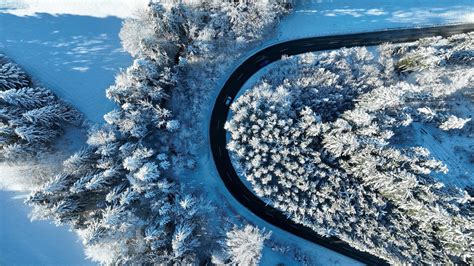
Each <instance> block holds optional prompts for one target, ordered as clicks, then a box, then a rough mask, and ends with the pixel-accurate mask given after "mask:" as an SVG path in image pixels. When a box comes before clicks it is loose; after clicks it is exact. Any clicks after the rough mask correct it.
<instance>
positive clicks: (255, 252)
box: [213, 224, 271, 265]
mask: <svg viewBox="0 0 474 266" xmlns="http://www.w3.org/2000/svg"><path fill="white" fill-rule="evenodd" d="M270 236H271V232H266V231H265V229H259V228H258V227H255V226H252V225H248V224H247V225H245V226H243V227H242V228H239V227H237V226H234V228H232V229H231V230H230V231H228V232H227V233H226V239H225V240H224V241H223V249H224V251H223V252H217V253H215V254H214V255H213V263H216V264H230V265H258V263H259V262H260V259H261V258H262V250H263V247H264V245H265V241H266V240H267V239H269V238H270Z"/></svg>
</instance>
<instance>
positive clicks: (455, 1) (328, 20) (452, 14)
mask: <svg viewBox="0 0 474 266" xmlns="http://www.w3.org/2000/svg"><path fill="white" fill-rule="evenodd" d="M460 23H474V1H472V0H436V1H433V0H384V1H378V0H357V1H354V0H297V1H296V5H295V10H294V12H293V13H292V14H290V15H289V16H288V17H287V18H285V19H284V20H283V21H282V23H281V24H280V27H279V28H278V39H280V40H290V39H297V38H302V37H313V36H322V35H335V34H344V33H352V32H362V31H364V32H365V31H375V30H384V29H389V28H410V27H423V26H433V25H446V24H460Z"/></svg>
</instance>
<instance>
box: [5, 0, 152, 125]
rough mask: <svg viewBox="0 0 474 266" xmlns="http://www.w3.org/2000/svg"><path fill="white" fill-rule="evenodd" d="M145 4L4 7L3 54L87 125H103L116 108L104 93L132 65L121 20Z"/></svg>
mask: <svg viewBox="0 0 474 266" xmlns="http://www.w3.org/2000/svg"><path fill="white" fill-rule="evenodd" d="M146 2H147V1H146V0H138V1H125V0H120V1H112V0H105V1H104V0H101V1H93V0H85V1H64V0H62V1H53V0H50V1H48V0H42V1H34V0H20V1H12V0H6V1H0V52H1V53H4V54H5V55H7V56H9V57H10V58H11V59H12V60H14V61H15V62H16V63H18V64H19V65H20V66H21V67H22V68H24V69H25V70H26V71H27V72H28V73H29V74H30V75H31V76H33V77H34V78H35V79H37V80H38V81H39V82H40V83H42V84H44V85H45V86H47V87H48V88H50V89H52V90H54V91H55V92H56V93H57V94H58V95H59V96H60V97H61V98H62V99H64V100H65V101H67V102H70V103H72V104H73V105H75V106H76V107H77V108H78V109H79V110H80V111H82V112H83V113H85V114H86V117H87V118H88V119H89V120H91V121H92V122H102V116H103V115H104V114H105V113H106V112H108V111H110V110H111V109H112V108H113V104H112V102H110V101H108V100H107V98H106V97H105V92H104V91H105V89H106V88H107V87H108V86H110V85H111V84H112V83H113V81H114V76H115V74H116V73H117V72H118V71H119V69H121V68H125V67H127V66H128V65H129V64H130V62H131V57H130V56H129V55H128V54H127V53H125V52H124V51H123V50H122V48H121V44H120V40H119V37H118V33H119V31H120V27H121V24H122V18H124V17H127V16H130V15H132V14H133V13H134V12H135V10H137V9H138V8H143V7H144V6H145V5H146Z"/></svg>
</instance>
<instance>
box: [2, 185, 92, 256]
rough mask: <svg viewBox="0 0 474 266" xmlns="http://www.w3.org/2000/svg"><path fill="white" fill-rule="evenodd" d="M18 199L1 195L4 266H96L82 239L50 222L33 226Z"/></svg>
mask: <svg viewBox="0 0 474 266" xmlns="http://www.w3.org/2000/svg"><path fill="white" fill-rule="evenodd" d="M18 196H19V194H17V193H13V192H4V191H3V192H1V193H0V216H1V218H0V265H92V264H91V263H90V261H87V260H86V259H85V258H84V252H83V250H82V245H81V244H80V242H79V238H78V237H76V236H75V235H74V234H73V233H71V232H69V231H68V230H67V228H65V227H55V226H54V225H51V224H50V223H49V222H34V223H31V222H30V220H29V218H28V212H29V208H26V207H25V206H24V204H23V200H24V199H23V198H21V197H18Z"/></svg>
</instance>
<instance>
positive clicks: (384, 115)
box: [226, 34, 474, 264]
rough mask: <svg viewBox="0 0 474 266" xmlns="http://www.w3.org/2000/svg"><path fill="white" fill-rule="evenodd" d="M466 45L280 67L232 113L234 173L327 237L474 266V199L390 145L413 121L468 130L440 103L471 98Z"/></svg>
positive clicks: (438, 166) (414, 150)
mask: <svg viewBox="0 0 474 266" xmlns="http://www.w3.org/2000/svg"><path fill="white" fill-rule="evenodd" d="M473 40H474V34H466V35H459V36H454V37H451V38H448V39H441V38H430V39H423V40H420V41H419V42H417V43H415V44H401V45H391V44H385V45H381V46H379V47H378V49H377V51H376V52H374V51H372V52H371V51H369V50H368V49H366V48H351V49H345V48H344V49H340V50H336V51H331V52H321V53H314V54H305V55H302V56H297V57H292V58H289V59H286V60H283V61H282V62H280V63H278V64H277V65H276V66H275V67H274V68H272V69H270V70H269V71H268V73H266V74H265V75H264V76H263V78H262V79H261V80H260V81H259V82H258V83H257V84H256V85H255V86H254V87H253V88H252V89H251V90H249V91H248V92H246V93H245V94H244V95H243V96H241V97H239V98H238V100H237V101H236V102H235V103H234V104H233V105H232V106H231V109H232V111H233V115H232V118H231V119H230V121H229V122H227V123H226V129H227V130H228V131H229V133H230V135H231V139H230V141H229V143H228V149H229V150H230V151H231V152H232V154H233V156H234V157H235V163H236V165H237V168H238V169H241V170H242V174H243V175H244V176H245V177H246V178H247V180H248V181H250V182H251V184H252V187H253V190H254V191H255V193H256V194H257V195H258V196H260V197H262V198H263V199H265V200H266V201H268V202H269V203H270V204H271V205H273V206H274V207H276V208H278V209H280V210H282V211H283V212H284V213H285V214H287V215H288V217H290V218H291V219H293V220H294V221H296V222H298V223H301V224H303V225H306V226H308V227H311V228H313V229H314V230H315V231H317V232H318V233H320V234H322V235H325V236H337V237H339V238H341V239H342V240H344V241H347V242H348V243H350V244H351V245H353V246H354V247H356V248H359V249H361V250H365V251H368V252H371V253H373V254H376V255H377V256H382V257H384V258H386V259H387V260H389V261H391V262H392V263H415V264H418V263H468V264H469V263H471V264H472V262H473V252H474V251H473V243H474V242H473V241H474V239H473V236H472V230H473V229H474V222H473V221H472V213H473V211H474V210H473V208H472V198H471V196H470V195H468V194H467V192H466V191H464V190H462V189H459V188H454V187H446V186H444V185H443V184H442V183H439V182H437V181H436V180H435V179H434V178H433V175H432V174H433V173H434V172H440V173H446V172H447V171H448V169H447V168H446V166H445V165H443V163H442V162H440V161H437V160H434V159H433V158H431V156H430V153H429V151H428V150H427V149H425V148H423V147H406V146H401V145H396V143H394V142H393V141H392V140H393V139H395V137H397V134H398V133H399V131H400V129H401V128H406V127H409V126H410V124H411V123H412V122H413V121H424V122H429V123H432V124H436V125H438V126H439V127H441V128H442V129H443V130H462V128H463V126H467V125H466V123H469V121H470V119H469V118H465V117H460V118H459V117H456V116H454V115H453V114H451V113H450V109H449V108H446V107H447V105H448V103H447V102H449V101H447V100H446V99H447V98H449V97H451V96H452V95H453V94H455V93H462V92H466V91H469V90H472V88H473V84H474V71H473V68H472V51H471V48H469V47H472V45H469V44H472V42H473ZM456 115H458V116H465V114H463V113H458V114H456Z"/></svg>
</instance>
